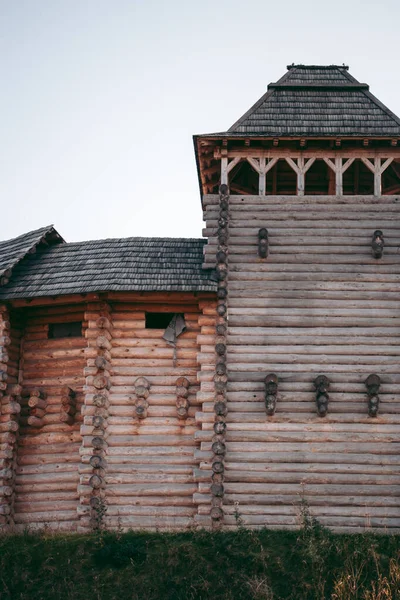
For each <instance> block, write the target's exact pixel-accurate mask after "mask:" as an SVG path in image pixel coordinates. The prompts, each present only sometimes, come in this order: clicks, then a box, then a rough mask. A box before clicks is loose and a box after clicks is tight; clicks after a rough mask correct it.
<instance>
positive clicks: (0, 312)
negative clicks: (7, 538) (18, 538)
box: [0, 306, 21, 531]
mask: <svg viewBox="0 0 400 600" xmlns="http://www.w3.org/2000/svg"><path fill="white" fill-rule="evenodd" d="M20 343H21V330H20V329H19V328H18V327H13V328H11V325H10V315H9V312H8V309H7V307H6V306H1V307H0V531H12V529H13V527H14V498H15V472H16V462H17V442H18V430H19V415H20V412H21V404H20V399H21V396H20V394H21V386H20V385H19V384H18V377H19V356H20Z"/></svg>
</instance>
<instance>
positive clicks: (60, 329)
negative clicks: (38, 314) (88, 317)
mask: <svg viewBox="0 0 400 600" xmlns="http://www.w3.org/2000/svg"><path fill="white" fill-rule="evenodd" d="M81 336H82V322H81V321H73V322H71V323H50V324H49V336H48V337H49V339H56V338H69V337H81Z"/></svg>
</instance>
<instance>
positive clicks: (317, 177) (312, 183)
mask: <svg viewBox="0 0 400 600" xmlns="http://www.w3.org/2000/svg"><path fill="white" fill-rule="evenodd" d="M305 194H306V195H310V196H327V195H333V194H335V173H334V172H333V171H332V169H331V168H330V167H329V166H328V165H327V164H326V162H325V161H324V160H321V159H317V160H316V161H315V162H314V163H313V164H312V165H311V167H310V168H309V169H308V171H307V173H306V175H305Z"/></svg>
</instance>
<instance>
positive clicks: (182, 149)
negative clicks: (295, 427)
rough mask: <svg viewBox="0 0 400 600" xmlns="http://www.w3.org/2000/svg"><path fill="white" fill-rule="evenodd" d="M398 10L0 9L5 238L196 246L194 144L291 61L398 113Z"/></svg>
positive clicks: (6, 0)
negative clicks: (324, 67) (46, 232)
mask: <svg viewBox="0 0 400 600" xmlns="http://www.w3.org/2000/svg"><path fill="white" fill-rule="evenodd" d="M399 17H400V1H399V0H381V1H380V2H379V3H376V2H373V1H372V0H336V2H329V3H328V2H326V1H323V0H302V1H301V2H299V1H298V0H286V1H285V0H283V1H281V2H278V1H276V0H274V1H271V0H246V1H244V0H241V1H239V0H198V1H194V2H192V1H190V0H186V1H185V0H166V1H164V2H162V1H161V0H158V1H157V0H141V1H139V0H0V75H1V88H2V89H1V95H0V120H1V138H0V139H1V149H0V165H1V178H0V201H1V219H0V238H1V239H7V238H10V237H14V236H16V235H19V234H21V233H23V232H25V231H28V230H31V229H35V228H38V227H42V226H44V225H47V224H49V223H53V224H54V225H55V227H56V229H57V230H58V231H59V232H60V233H61V235H62V236H63V237H64V238H65V239H66V240H68V241H75V240H84V239H96V238H103V237H127V236H181V237H201V235H202V233H201V232H202V219H201V210H200V196H199V189H198V180H197V174H196V166H195V159H194V152H193V142H192V135H193V134H194V133H208V132H212V131H222V130H226V129H227V128H228V127H229V126H230V125H232V123H233V122H234V121H236V119H237V118H238V117H240V116H241V115H242V114H243V113H244V112H245V111H246V110H247V109H248V108H249V107H250V106H251V105H252V104H253V103H254V102H255V101H256V100H257V99H258V98H259V97H260V96H261V95H262V94H263V93H264V92H265V90H266V86H267V85H268V83H269V82H271V81H276V80H277V79H278V78H279V77H281V76H282V75H283V74H284V73H285V71H286V65H288V64H291V63H293V62H294V63H305V64H332V63H335V64H342V63H346V64H349V65H350V72H351V73H352V75H354V76H355V77H356V78H357V79H358V80H359V81H362V82H367V83H369V84H370V86H371V91H372V93H374V94H375V95H376V96H378V97H379V99H380V100H381V101H382V102H384V103H385V104H386V105H388V106H389V108H391V109H392V110H393V111H394V112H395V113H397V114H400V69H399V56H400V50H399V29H398V28H399Z"/></svg>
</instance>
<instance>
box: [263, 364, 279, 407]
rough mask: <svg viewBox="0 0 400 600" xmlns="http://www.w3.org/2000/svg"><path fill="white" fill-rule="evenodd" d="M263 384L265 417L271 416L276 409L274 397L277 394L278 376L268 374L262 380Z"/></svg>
mask: <svg viewBox="0 0 400 600" xmlns="http://www.w3.org/2000/svg"><path fill="white" fill-rule="evenodd" d="M264 383H265V408H266V409H267V415H269V416H272V415H273V414H274V413H275V409H276V395H277V393H278V376H277V375H275V373H270V374H269V375H267V376H266V378H265V379H264Z"/></svg>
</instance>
